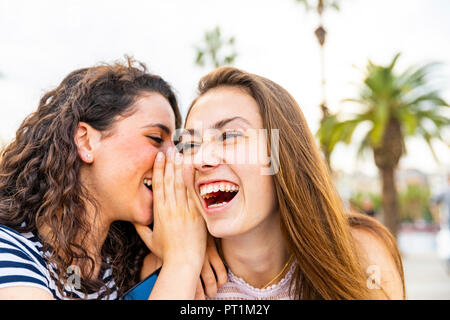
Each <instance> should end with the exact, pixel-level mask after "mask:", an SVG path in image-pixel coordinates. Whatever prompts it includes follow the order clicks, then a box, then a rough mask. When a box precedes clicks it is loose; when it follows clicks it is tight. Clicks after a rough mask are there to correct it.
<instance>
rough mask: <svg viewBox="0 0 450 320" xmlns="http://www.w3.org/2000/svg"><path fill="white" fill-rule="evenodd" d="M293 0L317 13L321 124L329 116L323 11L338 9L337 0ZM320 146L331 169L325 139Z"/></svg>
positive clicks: (325, 32) (315, 32)
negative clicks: (326, 92)
mask: <svg viewBox="0 0 450 320" xmlns="http://www.w3.org/2000/svg"><path fill="white" fill-rule="evenodd" d="M295 1H296V2H298V3H301V4H303V5H304V7H305V10H306V11H311V10H314V9H315V10H316V12H317V14H318V15H319V26H318V27H317V28H316V30H315V31H314V34H315V35H316V37H317V41H318V42H319V45H320V69H321V78H322V80H321V88H322V101H321V103H320V110H321V111H322V118H321V120H320V123H321V124H323V123H324V121H325V120H326V119H327V118H328V117H329V116H330V112H329V109H328V105H327V101H326V94H325V87H326V78H325V57H324V56H325V54H324V44H325V38H326V34H327V31H326V30H325V27H324V26H323V12H324V11H325V10H329V9H334V10H339V0H295ZM320 148H321V150H322V152H323V154H324V156H325V160H326V162H327V164H328V168H329V169H330V170H331V164H330V154H329V152H328V149H329V148H328V145H327V144H326V141H325V140H324V141H321V142H320Z"/></svg>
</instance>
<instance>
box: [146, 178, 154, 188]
mask: <svg viewBox="0 0 450 320" xmlns="http://www.w3.org/2000/svg"><path fill="white" fill-rule="evenodd" d="M144 184H145V185H146V186H149V187H151V186H152V179H144Z"/></svg>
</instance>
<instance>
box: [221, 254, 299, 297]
mask: <svg viewBox="0 0 450 320" xmlns="http://www.w3.org/2000/svg"><path fill="white" fill-rule="evenodd" d="M294 267H295V263H292V264H291V266H290V268H289V271H288V272H287V273H286V275H285V276H284V278H283V279H281V281H280V282H278V283H276V284H273V285H271V286H268V287H267V288H264V289H258V288H255V287H253V286H251V285H250V284H248V283H247V282H245V281H244V280H243V279H242V278H239V277H238V276H236V275H234V274H233V272H231V270H230V269H229V268H228V281H227V283H226V284H225V285H224V286H222V287H221V288H219V289H218V290H217V295H216V296H215V297H214V298H213V300H292V299H294V298H293V295H291V294H289V286H290V284H291V280H292V276H293V274H294V269H295V268H294Z"/></svg>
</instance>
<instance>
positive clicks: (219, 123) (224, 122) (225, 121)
mask: <svg viewBox="0 0 450 320" xmlns="http://www.w3.org/2000/svg"><path fill="white" fill-rule="evenodd" d="M235 120H241V121H243V122H245V123H246V124H248V125H250V123H249V122H248V121H247V120H246V119H244V118H242V117H239V116H237V117H232V118H228V119H223V120H220V121H217V122H216V123H215V124H214V125H213V126H212V128H213V129H221V128H223V127H224V126H225V125H227V124H228V123H230V122H232V121H235Z"/></svg>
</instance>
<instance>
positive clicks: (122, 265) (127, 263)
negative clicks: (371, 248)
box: [0, 59, 220, 299]
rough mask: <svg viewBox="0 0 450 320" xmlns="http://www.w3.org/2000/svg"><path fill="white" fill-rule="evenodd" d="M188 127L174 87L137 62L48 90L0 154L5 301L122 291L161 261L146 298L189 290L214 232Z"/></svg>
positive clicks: (1, 292) (189, 293)
mask: <svg viewBox="0 0 450 320" xmlns="http://www.w3.org/2000/svg"><path fill="white" fill-rule="evenodd" d="M180 125H181V117H180V113H179V110H178V105H177V100H176V97H175V95H174V93H173V91H172V89H171V87H170V85H169V84H168V83H167V82H165V81H164V80H163V79H161V78H160V77H159V76H156V75H152V74H150V73H148V72H147V71H146V69H145V66H144V65H142V64H140V65H138V66H135V63H134V62H133V61H132V60H130V59H128V64H120V63H115V64H113V65H107V64H104V65H98V66H95V67H91V68H85V69H80V70H76V71H74V72H72V73H70V74H69V75H68V76H67V77H66V78H65V79H64V80H63V81H62V82H61V84H60V85H59V86H58V87H57V88H56V89H54V90H51V91H49V92H47V93H46V94H45V95H44V96H43V97H42V99H41V100H40V103H39V106H38V109H37V110H36V111H35V112H33V113H32V114H31V115H29V116H28V117H27V118H26V119H25V120H24V121H23V123H22V124H21V125H20V127H19V129H18V130H17V133H16V137H15V139H14V141H13V142H12V143H10V144H9V145H8V146H7V147H6V148H5V149H4V150H3V151H2V154H1V162H0V298H1V299H65V298H72V299H115V298H119V297H121V295H122V294H123V293H124V292H125V291H126V290H127V289H129V288H131V287H132V286H133V285H134V284H136V283H137V282H138V281H139V280H140V279H142V277H143V276H145V273H146V272H147V271H146V270H154V269H155V268H157V267H159V266H160V265H161V264H162V269H161V272H160V274H159V277H158V280H157V282H156V284H155V287H154V290H153V291H152V294H151V296H150V297H149V298H150V299H158V298H159V299H178V298H182V299H189V298H193V297H194V294H195V292H196V288H197V286H198V284H199V275H200V272H201V268H202V266H203V264H204V253H205V247H206V230H205V226H204V222H203V220H202V218H201V216H200V215H199V214H198V213H197V212H196V211H195V210H193V209H191V208H190V207H189V205H188V200H187V199H189V194H187V193H186V189H185V187H184V184H183V183H182V180H180V179H182V178H181V168H182V162H181V161H179V160H180V159H181V158H180V157H179V156H177V153H176V152H175V151H174V148H173V141H172V132H173V131H174V130H175V129H176V128H178V127H179V126H180ZM165 154H166V155H167V156H166V155H165ZM157 155H158V156H157ZM155 158H156V162H155ZM154 163H155V165H153V164H154ZM152 222H153V227H154V229H153V232H152V231H151V229H150V228H148V227H147V225H149V224H151V223H152ZM133 224H134V226H133ZM136 231H138V232H136ZM180 235H182V236H180ZM140 236H142V237H143V238H144V239H145V240H146V243H147V245H148V246H150V249H151V251H152V253H155V254H156V255H155V254H149V252H150V251H149V248H148V247H147V246H146V245H145V244H144V242H143V241H142V240H141V238H140ZM177 239H178V240H180V241H175V240H177ZM147 273H148V272H147ZM219 274H220V272H219ZM77 277H78V278H77Z"/></svg>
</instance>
